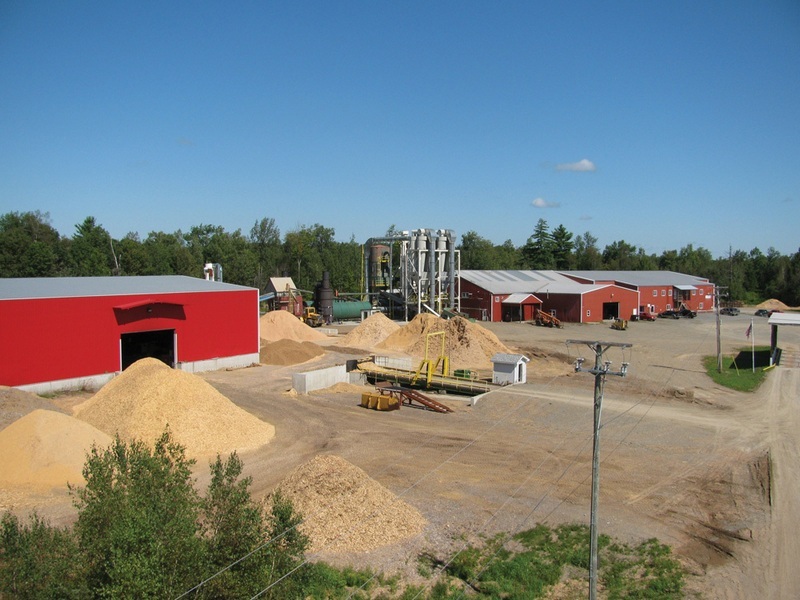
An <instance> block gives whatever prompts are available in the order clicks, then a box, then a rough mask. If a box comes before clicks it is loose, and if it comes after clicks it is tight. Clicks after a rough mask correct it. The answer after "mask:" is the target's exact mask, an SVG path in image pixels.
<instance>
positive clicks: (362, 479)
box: [279, 455, 426, 552]
mask: <svg viewBox="0 0 800 600" xmlns="http://www.w3.org/2000/svg"><path fill="white" fill-rule="evenodd" d="M279 489H280V490H281V493H283V494H284V495H285V496H287V497H288V498H290V499H291V500H292V502H293V504H294V507H295V508H296V509H297V510H298V512H300V514H301V515H302V516H303V518H304V522H303V524H302V525H301V529H302V531H303V532H304V533H305V534H306V535H308V537H309V540H310V551H311V552H320V551H327V552H367V551H369V550H374V549H375V548H379V547H381V546H386V545H388V544H393V543H395V542H399V541H401V540H404V539H407V538H409V537H412V536H415V535H417V534H419V533H420V532H422V530H423V528H424V527H425V524H426V521H425V519H424V518H423V517H422V515H420V514H419V512H418V511H417V510H416V509H415V508H413V507H411V506H410V505H408V504H406V503H405V502H403V501H402V500H400V499H399V498H398V497H397V496H395V495H394V494H393V493H392V492H390V491H389V490H387V489H386V488H385V487H383V486H382V485H380V484H379V483H378V482H377V481H375V480H374V479H372V478H371V477H369V475H367V474H366V473H365V472H364V471H362V470H361V469H359V468H358V467H356V466H355V465H353V464H352V463H350V462H348V461H346V460H345V459H343V458H340V457H338V456H333V455H320V456H317V457H315V458H314V459H313V460H311V461H309V462H307V463H306V464H304V465H301V466H299V467H298V468H296V469H295V470H294V471H292V472H291V473H290V474H289V475H288V476H287V477H286V478H285V479H284V480H283V481H282V482H281V484H280V485H279Z"/></svg>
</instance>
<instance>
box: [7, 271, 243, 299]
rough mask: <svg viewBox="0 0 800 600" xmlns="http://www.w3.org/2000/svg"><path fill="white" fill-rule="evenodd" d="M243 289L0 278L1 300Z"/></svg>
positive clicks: (173, 281) (172, 278) (174, 279)
mask: <svg viewBox="0 0 800 600" xmlns="http://www.w3.org/2000/svg"><path fill="white" fill-rule="evenodd" d="M249 289H255V288H248V287H244V286H241V285H234V284H231V283H222V282H219V281H209V280H206V279H200V278H199V277H187V276H185V275H146V276H140V277H9V278H1V277H0V300H23V299H31V298H82V297H86V296H132V295H142V294H178V293H186V292H224V291H234V290H239V291H241V290H249Z"/></svg>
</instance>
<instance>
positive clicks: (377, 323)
mask: <svg viewBox="0 0 800 600" xmlns="http://www.w3.org/2000/svg"><path fill="white" fill-rule="evenodd" d="M398 329H400V325H398V324H397V323H395V322H394V321H392V320H391V319H390V318H389V317H387V316H386V315H384V314H383V313H375V314H373V315H370V316H369V317H368V318H367V319H365V320H364V321H363V322H362V323H361V324H360V325H359V326H358V327H356V328H355V329H353V330H352V331H351V332H350V333H348V334H347V335H345V336H344V337H342V338H341V340H340V341H339V345H340V346H349V347H352V348H367V349H369V348H372V347H373V346H375V345H377V344H379V343H380V342H382V341H383V340H385V339H386V338H387V337H389V336H390V335H391V334H393V333H394V332H395V331H397V330H398Z"/></svg>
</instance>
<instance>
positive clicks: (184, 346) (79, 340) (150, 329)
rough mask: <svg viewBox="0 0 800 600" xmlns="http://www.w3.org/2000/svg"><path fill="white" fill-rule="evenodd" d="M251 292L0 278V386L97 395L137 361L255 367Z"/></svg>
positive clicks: (197, 285) (176, 281)
mask: <svg viewBox="0 0 800 600" xmlns="http://www.w3.org/2000/svg"><path fill="white" fill-rule="evenodd" d="M258 294H259V292H258V289H256V288H248V287H243V286H238V285H231V284H228V283H221V282H215V281H206V280H204V279H197V278H194V277H184V276H152V277H56V278H30V279H2V278H0V331H2V336H3V340H2V344H0V385H5V386H9V387H19V388H23V389H27V390H30V391H35V392H47V391H55V390H60V389H70V388H79V387H93V388H94V387H99V386H101V385H102V384H104V383H105V382H107V381H108V380H110V379H111V378H112V377H113V376H114V375H115V374H116V373H119V372H120V371H122V370H123V369H125V368H126V367H127V366H129V365H130V364H132V363H133V362H135V361H136V360H139V359H140V358H144V357H154V358H158V359H160V360H162V361H164V362H165V363H167V364H169V365H171V366H173V367H175V368H177V369H181V370H184V371H191V372H195V371H206V370H213V369H219V368H230V367H242V366H248V365H251V364H253V363H258V359H259V357H258V352H259V344H260V336H259V312H258Z"/></svg>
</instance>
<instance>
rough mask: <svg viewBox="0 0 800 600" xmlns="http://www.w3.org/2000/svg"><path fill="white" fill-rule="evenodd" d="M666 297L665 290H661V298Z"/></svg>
mask: <svg viewBox="0 0 800 600" xmlns="http://www.w3.org/2000/svg"><path fill="white" fill-rule="evenodd" d="M666 295H667V290H661V297H662V298H663V297H664V296H666Z"/></svg>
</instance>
